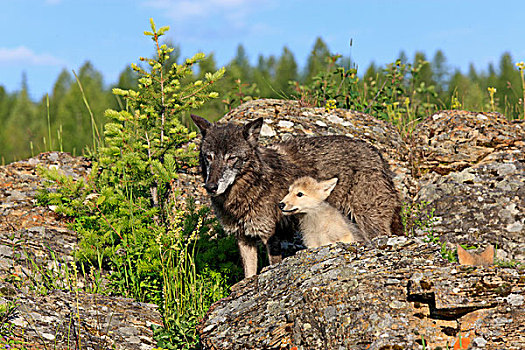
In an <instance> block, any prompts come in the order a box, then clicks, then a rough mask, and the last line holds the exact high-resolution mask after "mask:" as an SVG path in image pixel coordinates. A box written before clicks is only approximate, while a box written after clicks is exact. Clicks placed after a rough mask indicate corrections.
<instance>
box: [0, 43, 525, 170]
mask: <svg viewBox="0 0 525 350" xmlns="http://www.w3.org/2000/svg"><path fill="white" fill-rule="evenodd" d="M170 45H172V44H171V43H169V45H168V46H170ZM175 48H176V49H175V50H174V51H173V52H172V53H171V55H170V61H171V62H183V61H184V58H183V57H181V54H180V52H181V50H180V47H177V46H175ZM397 62H398V67H401V66H404V65H408V66H409V67H412V70H411V71H410V70H407V72H406V73H407V74H408V75H409V74H412V75H414V76H413V77H412V78H411V79H410V84H411V86H410V87H407V89H412V90H414V92H416V91H419V92H421V91H424V92H425V93H421V94H419V98H420V99H424V100H425V101H419V102H420V103H419V105H421V106H423V107H425V106H426V108H425V112H427V113H428V112H432V111H433V110H439V109H466V110H471V111H493V110H494V111H498V112H500V113H503V114H504V115H505V116H507V118H509V119H514V118H523V116H524V108H523V96H524V91H523V64H520V63H518V62H517V60H515V59H514V58H513V57H511V55H510V54H509V53H503V54H502V55H501V57H500V59H499V63H498V64H497V65H494V64H492V63H490V64H489V65H488V66H487V67H486V68H484V69H477V68H476V67H474V65H472V64H471V65H470V68H469V70H468V71H467V72H462V71H460V70H459V69H454V70H453V69H451V68H450V67H452V65H450V64H449V62H448V61H447V58H446V56H445V53H443V52H442V51H441V50H438V51H436V52H435V53H434V54H433V55H432V56H431V57H427V55H426V54H425V53H423V52H415V53H414V54H413V55H412V56H411V57H409V56H408V55H407V54H406V53H405V52H403V51H401V52H400V54H399V56H398V59H397ZM394 66H395V63H392V64H391V65H385V66H377V65H376V64H374V63H371V64H370V65H369V66H368V67H366V69H362V68H361V67H358V66H357V65H356V64H355V63H354V62H352V60H351V58H350V57H344V56H339V55H335V54H334V53H332V52H330V49H329V47H328V46H327V44H326V43H325V41H323V39H322V38H318V39H317V40H316V41H315V43H314V44H313V47H312V50H311V52H310V55H309V56H308V58H307V61H306V62H304V63H303V64H302V65H300V64H299V63H298V62H297V61H296V59H295V56H294V54H293V52H291V51H290V49H288V48H287V47H283V49H282V53H281V54H280V56H273V55H270V56H264V55H263V54H260V55H259V56H258V59H257V63H256V64H251V63H250V60H249V57H248V55H247V53H246V50H245V49H244V47H243V46H242V45H239V46H238V48H237V53H236V55H235V57H233V58H232V59H231V61H230V62H229V63H228V64H227V66H226V74H225V76H224V78H223V79H221V80H220V81H219V82H218V83H217V84H216V86H215V89H216V91H217V92H219V95H220V98H219V99H217V100H214V101H212V102H210V103H207V104H205V105H204V107H202V108H200V110H196V111H192V112H193V113H198V114H200V115H203V116H205V117H207V118H208V119H210V120H217V119H219V118H220V117H221V116H222V115H224V113H226V112H227V111H228V110H230V109H231V108H234V107H235V106H237V105H239V104H240V103H242V102H243V101H244V100H247V99H251V98H283V99H303V100H304V99H305V97H306V96H305V95H307V92H306V91H305V89H304V87H305V86H315V84H313V83H315V82H314V81H313V80H314V78H315V77H319V74H321V75H322V74H323V73H326V74H329V73H330V72H334V71H336V70H337V69H338V68H339V69H343V70H344V71H345V72H346V73H350V75H351V76H352V79H354V80H353V81H354V83H355V87H356V89H357V90H358V91H360V92H361V93H363V94H366V93H367V92H368V93H369V94H370V93H372V92H373V91H374V89H375V91H377V90H378V89H380V88H381V86H384V84H385V82H386V81H387V80H388V79H391V78H392V76H391V73H392V69H395V67H394ZM301 67H303V68H301ZM217 68H218V67H217V64H216V61H215V59H214V55H213V53H212V54H209V55H208V56H207V58H206V59H204V60H202V61H200V62H199V64H198V67H197V70H196V72H195V73H194V74H193V76H192V77H190V78H188V79H190V80H192V81H197V80H199V79H202V78H203V77H204V75H205V74H206V73H207V72H214V71H216V70H217ZM350 75H349V76H350ZM312 84H313V85H312ZM136 86H137V76H136V74H135V72H134V71H133V70H132V69H131V67H127V68H125V69H124V70H123V71H122V72H121V74H120V76H119V79H118V81H117V82H115V83H114V84H111V85H108V84H106V83H105V81H104V77H103V76H102V73H101V72H100V71H98V70H97V68H96V67H95V66H94V65H93V64H92V63H91V62H89V61H86V62H85V63H84V64H83V65H82V66H81V67H79V68H78V70H76V71H71V72H70V71H67V70H63V71H62V72H61V73H60V74H59V76H58V77H57V79H56V81H55V83H54V86H53V88H52V91H50V92H49V93H48V94H47V95H46V96H44V97H42V98H41V99H40V100H38V101H34V100H32V99H31V97H30V93H29V90H30V87H29V86H28V84H27V79H26V78H25V76H22V77H21V88H20V90H19V91H15V92H12V93H9V92H8V91H7V90H6V89H5V88H4V87H3V86H2V85H1V81H0V125H2V127H1V128H0V164H6V163H9V162H12V161H16V160H20V159H24V158H27V157H29V156H32V155H36V154H38V153H40V152H43V151H48V150H60V151H66V152H71V153H72V154H73V155H81V154H83V152H85V151H86V149H87V148H86V147H92V146H93V141H94V139H93V135H92V131H93V130H92V123H91V114H92V116H93V118H94V120H95V123H96V125H97V127H98V130H103V125H104V124H105V123H106V122H107V119H106V117H105V116H104V111H105V110H106V109H116V110H118V109H122V108H124V106H123V105H122V104H123V101H122V100H120V99H119V98H118V97H117V96H115V95H113V94H112V89H113V88H121V89H130V88H135V87H136ZM418 89H419V90H418ZM414 97H415V98H418V96H416V95H415V94H414ZM84 99H85V102H87V103H85V102H84ZM364 100H366V98H364ZM304 102H305V103H308V101H306V100H305V101H304ZM325 103H326V99H325V100H324V101H323V100H322V99H321V100H320V102H319V101H317V102H316V103H314V104H318V105H319V104H320V105H323V104H325ZM400 103H401V104H402V103H403V101H400ZM339 106H340V107H345V106H344V104H341V103H339ZM88 107H89V108H88ZM354 107H358V106H354ZM356 109H357V108H356ZM367 112H370V113H371V114H375V115H376V116H377V117H380V118H381V117H383V119H384V115H381V113H374V111H373V110H368V111H367ZM188 113H189V112H188ZM421 113H422V111H421V110H420V111H419V114H420V115H422V114H421ZM188 116H189V114H188V115H186V114H185V115H183V122H184V123H185V124H186V125H187V126H190V127H191V125H190V124H191V123H189V122H188Z"/></svg>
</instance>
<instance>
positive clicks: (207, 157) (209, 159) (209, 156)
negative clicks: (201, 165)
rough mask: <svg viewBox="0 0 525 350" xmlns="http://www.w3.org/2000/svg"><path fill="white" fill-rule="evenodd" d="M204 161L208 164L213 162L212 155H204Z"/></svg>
mask: <svg viewBox="0 0 525 350" xmlns="http://www.w3.org/2000/svg"><path fill="white" fill-rule="evenodd" d="M206 160H207V161H208V162H210V163H211V161H212V160H213V154H211V153H208V154H207V155H206Z"/></svg>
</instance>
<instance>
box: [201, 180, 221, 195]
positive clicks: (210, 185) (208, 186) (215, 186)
mask: <svg viewBox="0 0 525 350" xmlns="http://www.w3.org/2000/svg"><path fill="white" fill-rule="evenodd" d="M204 188H205V189H206V191H208V193H210V194H215V193H217V189H218V188H219V185H218V184H216V183H210V182H208V183H206V184H205V185H204Z"/></svg>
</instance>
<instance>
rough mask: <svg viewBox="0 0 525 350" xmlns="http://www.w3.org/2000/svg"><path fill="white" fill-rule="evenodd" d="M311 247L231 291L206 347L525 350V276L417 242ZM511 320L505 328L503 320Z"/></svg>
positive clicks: (206, 333)
mask: <svg viewBox="0 0 525 350" xmlns="http://www.w3.org/2000/svg"><path fill="white" fill-rule="evenodd" d="M389 242H390V244H387V238H383V237H380V238H378V239H375V240H374V242H373V244H371V245H368V246H365V247H363V246H357V248H356V247H355V246H351V245H347V244H342V243H339V244H337V245H332V246H325V247H320V248H315V249H308V250H303V251H301V252H299V253H297V254H296V255H295V256H293V257H289V258H286V259H285V260H284V261H283V263H281V264H279V265H274V266H270V267H267V268H265V269H264V270H263V271H262V272H261V273H260V274H259V275H258V276H255V277H253V278H250V279H247V280H244V281H242V282H240V283H239V284H237V285H235V286H234V287H233V288H232V294H231V295H230V296H228V297H227V298H225V299H223V300H221V301H219V302H217V303H216V304H214V305H213V306H212V308H211V309H210V311H209V313H208V315H207V317H206V318H205V319H204V320H203V322H202V324H201V325H200V328H199V330H200V333H201V340H202V343H203V347H204V349H246V348H250V349H282V348H286V349H291V348H294V347H296V348H297V349H338V348H339V347H341V346H342V347H343V348H344V349H414V348H415V349H417V348H419V346H420V345H421V339H422V338H423V339H424V340H425V343H426V346H427V349H429V348H431V349H434V348H436V347H438V346H440V347H442V348H445V347H446V346H449V348H453V344H454V341H455V339H456V338H457V337H458V335H459V334H460V332H461V336H462V337H463V338H464V339H466V338H469V339H478V343H479V344H480V345H478V346H482V345H481V344H482V343H483V342H482V341H481V340H480V338H481V337H483V339H484V340H485V341H486V343H485V345H483V346H486V347H487V348H489V349H496V348H505V349H521V348H523V347H525V337H524V336H523V325H524V324H525V309H524V308H523V307H522V305H521V304H519V303H520V301H522V300H523V296H524V295H525V274H524V271H523V270H518V269H512V268H494V267H490V268H472V267H466V266H459V265H457V264H450V263H448V262H447V261H445V260H444V259H443V258H442V257H441V255H440V254H439V246H438V245H433V244H429V243H424V242H422V241H421V240H418V239H407V240H405V241H399V242H398V243H395V242H393V241H389ZM503 320H504V321H503Z"/></svg>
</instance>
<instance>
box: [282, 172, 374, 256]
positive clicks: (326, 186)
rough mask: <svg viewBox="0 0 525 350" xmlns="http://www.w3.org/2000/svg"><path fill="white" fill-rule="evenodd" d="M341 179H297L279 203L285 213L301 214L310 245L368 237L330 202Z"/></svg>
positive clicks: (300, 223) (300, 221)
mask: <svg viewBox="0 0 525 350" xmlns="http://www.w3.org/2000/svg"><path fill="white" fill-rule="evenodd" d="M337 181H338V179H337V177H334V178H332V179H330V180H325V181H317V180H315V179H314V178H312V177H309V176H305V177H301V178H299V179H297V180H295V181H294V183H293V184H292V185H291V186H290V188H289V189H288V194H287V195H286V196H285V197H284V198H283V200H282V201H281V203H279V208H280V209H281V211H282V212H283V214H284V215H295V214H299V215H298V216H299V225H300V228H301V233H302V235H303V243H304V245H306V246H307V247H308V248H315V247H320V246H323V245H327V244H332V243H335V242H344V243H353V242H357V241H366V240H368V239H367V237H366V236H365V235H364V234H363V232H361V230H359V228H358V227H357V225H356V224H354V223H353V222H351V221H350V220H349V219H348V218H347V217H345V216H344V215H343V214H342V213H341V212H340V211H339V210H337V209H335V208H334V207H332V206H331V205H330V204H328V203H327V202H326V199H327V198H328V196H329V195H330V193H332V191H333V189H334V188H335V186H336V185H337Z"/></svg>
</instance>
